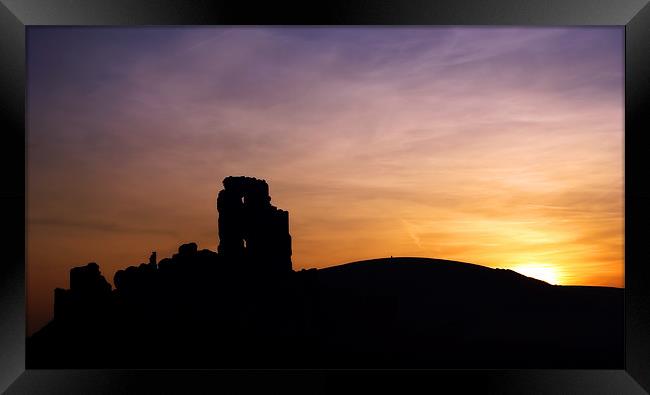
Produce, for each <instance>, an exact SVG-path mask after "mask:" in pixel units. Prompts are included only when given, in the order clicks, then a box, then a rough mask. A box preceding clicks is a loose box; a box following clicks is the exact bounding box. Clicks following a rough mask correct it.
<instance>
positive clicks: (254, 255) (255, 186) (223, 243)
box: [217, 177, 292, 273]
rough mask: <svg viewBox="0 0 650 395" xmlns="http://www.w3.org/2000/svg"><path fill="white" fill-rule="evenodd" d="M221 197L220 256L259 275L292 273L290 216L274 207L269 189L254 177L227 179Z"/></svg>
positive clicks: (219, 206)
mask: <svg viewBox="0 0 650 395" xmlns="http://www.w3.org/2000/svg"><path fill="white" fill-rule="evenodd" d="M223 186H224V189H223V190H221V191H220V192H219V196H218V198H217V210H218V211H219V248H218V251H219V255H221V256H223V257H224V258H226V259H228V260H231V261H235V262H241V263H243V264H245V265H246V266H248V267H250V268H251V269H253V270H255V271H259V272H269V273H270V272H273V273H283V272H290V271H291V270H292V267H291V235H290V234H289V213H288V212H287V211H284V210H280V209H278V208H277V207H275V206H273V205H272V204H271V197H270V196H269V186H268V184H267V183H266V181H264V180H258V179H257V178H252V177H226V178H225V179H224V180H223Z"/></svg>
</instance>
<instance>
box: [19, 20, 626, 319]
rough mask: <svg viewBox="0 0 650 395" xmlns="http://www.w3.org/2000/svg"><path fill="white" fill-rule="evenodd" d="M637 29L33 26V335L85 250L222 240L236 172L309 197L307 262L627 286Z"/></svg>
mask: <svg viewBox="0 0 650 395" xmlns="http://www.w3.org/2000/svg"><path fill="white" fill-rule="evenodd" d="M622 33H623V30H622V29H621V28H539V29H536V28H535V29H533V28H527V29H519V28H485V29H483V28H453V27H449V28H436V29H427V28H414V29H397V28H394V29H380V28H374V29H362V28H347V29H346V28H341V29H308V28H307V29H301V28H295V29H293V28H292V29H257V28H244V29H233V28H220V29H216V28H192V29H181V28H178V29H171V28H170V29H166V28H151V29H147V28H141V29H127V28H105V29H104V28H93V29H85V30H84V28H55V29H50V28H35V29H28V45H29V51H28V54H29V58H28V65H29V67H28V68H27V69H28V72H29V74H28V92H27V94H28V99H29V100H28V109H27V114H28V132H27V140H28V141H27V144H28V146H27V150H28V155H27V159H28V164H27V191H28V196H27V269H28V273H27V274H28V312H29V313H28V326H29V329H28V331H29V332H32V331H33V330H35V329H38V328H40V327H41V326H42V325H43V324H44V323H46V322H47V320H48V319H49V318H50V317H51V314H52V308H53V306H52V304H53V300H52V298H53V296H52V295H53V290H54V288H55V287H63V288H67V287H68V285H69V284H68V271H69V269H70V268H71V267H73V266H79V265H84V264H86V263H88V262H97V263H98V264H99V265H100V268H101V270H102V273H103V274H104V275H105V277H106V278H107V280H109V281H110V282H111V283H112V280H113V275H114V273H115V272H116V271H117V270H119V269H122V268H125V267H127V266H130V265H137V264H139V263H141V262H146V261H147V259H148V257H149V254H150V253H151V251H157V254H158V258H159V259H162V258H164V257H167V256H170V255H172V254H173V253H174V252H175V251H176V250H177V248H178V246H179V245H180V244H182V243H186V242H190V241H194V242H197V243H198V245H199V248H207V249H211V250H216V248H217V245H218V233H217V211H216V197H217V193H218V192H219V190H220V189H221V188H222V185H221V181H222V180H223V178H225V177H226V176H230V175H234V176H237V175H246V176H253V177H257V178H263V179H265V180H267V182H268V184H269V188H270V194H271V197H272V204H274V205H275V206H277V207H279V208H281V209H284V210H287V211H289V221H290V233H291V235H292V246H293V266H294V269H295V270H300V269H302V268H313V267H316V268H322V267H327V266H332V265H338V264H343V263H346V262H351V261H356V260H363V259H370V258H378V257H388V256H395V257H396V256H419V257H430V258H440V259H449V260H456V261H464V262H470V263H475V264H480V265H485V266H489V267H494V268H506V269H512V270H515V271H517V272H519V273H521V274H524V275H526V276H530V277H535V278H539V279H541V280H544V281H548V282H551V283H554V284H560V285H594V286H614V287H623V286H624V283H623V269H624V263H623V262H624V260H623V191H624V189H623V125H624V123H623V115H624V112H623V49H622V43H623V35H622ZM224 54H226V56H224Z"/></svg>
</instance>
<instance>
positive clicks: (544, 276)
mask: <svg viewBox="0 0 650 395" xmlns="http://www.w3.org/2000/svg"><path fill="white" fill-rule="evenodd" d="M511 269H512V270H514V271H515V272H517V273H519V274H523V275H524V276H527V277H533V278H536V279H538V280H542V281H546V282H547V283H549V284H554V285H556V284H559V282H560V281H559V274H558V272H557V270H556V268H555V267H554V266H553V265H548V264H541V263H526V264H522V265H517V266H514V267H512V268H511Z"/></svg>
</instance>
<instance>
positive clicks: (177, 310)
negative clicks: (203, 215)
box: [27, 177, 623, 369]
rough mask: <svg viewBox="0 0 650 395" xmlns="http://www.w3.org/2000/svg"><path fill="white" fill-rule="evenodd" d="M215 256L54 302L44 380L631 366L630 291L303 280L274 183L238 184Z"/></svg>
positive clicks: (126, 275) (448, 271)
mask: <svg viewBox="0 0 650 395" xmlns="http://www.w3.org/2000/svg"><path fill="white" fill-rule="evenodd" d="M223 185H224V189H223V190H222V191H221V192H219V196H218V199H217V208H218V211H219V235H220V243H219V247H218V252H214V251H211V250H208V249H199V246H198V245H197V244H196V243H187V244H183V245H181V246H179V248H178V252H177V253H175V254H173V255H172V256H171V257H165V258H162V259H160V260H159V261H158V260H157V259H158V257H157V254H156V253H155V252H152V254H151V256H150V258H149V261H148V262H144V263H140V264H137V265H133V266H129V267H127V268H126V269H123V270H119V271H117V272H116V273H115V276H114V278H113V283H114V285H115V288H114V289H113V288H112V287H111V285H110V284H109V283H108V282H107V281H106V279H105V278H104V277H103V276H102V274H101V272H100V269H99V266H98V265H97V264H96V263H89V264H88V265H85V266H81V267H75V268H73V269H72V270H71V271H70V289H67V290H66V289H58V288H57V289H56V290H55V314H54V319H53V320H52V321H51V322H50V323H49V324H48V325H46V326H45V327H44V328H42V329H41V330H40V331H38V332H36V333H35V334H34V335H33V336H31V337H30V338H28V341H27V367H28V368H29V369H35V368H512V367H518V368H565V369H566V368H602V369H605V368H607V369H620V368H622V366H623V325H622V322H623V290H622V289H616V288H606V287H566V286H553V285H549V284H547V283H545V282H543V281H539V280H535V279H531V278H528V277H525V276H522V275H520V274H518V273H515V272H513V271H511V270H501V269H491V268H487V267H483V266H479V265H473V264H469V263H463V262H453V261H445V260H435V259H426V258H404V257H401V258H393V257H391V258H386V259H375V260H369V261H362V262H354V263H350V264H346V265H340V266H334V267H330V268H325V269H319V270H316V269H310V270H300V271H293V270H292V268H291V236H290V235H289V225H288V213H287V212H286V211H283V210H280V209H278V208H276V207H274V206H272V205H271V204H270V201H271V198H270V196H269V191H268V184H267V183H266V182H265V181H264V180H258V179H255V178H249V177H228V178H226V179H225V180H224V182H223Z"/></svg>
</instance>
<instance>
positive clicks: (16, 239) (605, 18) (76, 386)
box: [0, 0, 650, 394]
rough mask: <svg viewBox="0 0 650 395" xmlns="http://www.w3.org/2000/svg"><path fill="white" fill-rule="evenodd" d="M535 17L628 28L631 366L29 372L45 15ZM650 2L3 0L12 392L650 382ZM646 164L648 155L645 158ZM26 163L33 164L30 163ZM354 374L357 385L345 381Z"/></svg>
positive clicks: (292, 20)
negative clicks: (29, 146)
mask: <svg viewBox="0 0 650 395" xmlns="http://www.w3.org/2000/svg"><path fill="white" fill-rule="evenodd" d="M216 24H227V25H295V24H298V25H336V24H343V25H367V24H372V25H393V24H400V25H534V26H560V25H562V26H566V25H571V26H586V25H589V26H599V25H609V26H611V25H618V26H625V49H626V50H625V323H624V324H625V368H624V369H623V370H517V369H512V370H418V371H356V370H354V371H349V370H348V371H335V370H327V371H311V370H310V371H306V370H304V371H303V370H298V371H234V370H226V371H223V370H221V371H187V370H184V371H152V370H134V371H124V370H25V335H26V326H25V306H26V304H25V300H26V296H25V295H26V293H25V290H26V286H25V279H26V276H25V251H26V242H28V240H27V239H26V232H25V231H26V223H25V218H26V215H25V214H26V212H25V210H26V204H25V199H26V196H27V195H26V189H25V185H26V183H25V175H26V172H25V166H26V163H27V162H26V155H27V154H28V153H27V152H26V144H25V138H26V121H25V119H26V118H25V76H26V72H25V69H26V61H25V32H26V27H28V26H34V25H216ZM649 88H650V6H649V5H648V0H611V1H597V2H596V1H589V0H546V1H533V0H528V1H521V0H490V1H472V0H462V1H461V0H444V1H410V2H398V1H393V2H388V1H375V2H372V3H369V2H364V1H351V0H348V1H341V2H334V1H328V2H320V3H317V4H314V3H311V2H303V3H302V4H297V5H291V6H289V5H282V4H278V3H276V2H260V3H259V4H254V5H252V4H247V3H246V2H242V1H240V2H224V1H200V0H199V1H183V0H176V1H172V0H159V1H155V0H149V1H135V0H112V1H101V0H56V1H55V0H0V97H1V99H0V103H1V104H0V116H1V124H0V125H2V131H3V132H2V143H1V144H0V160H2V165H1V166H0V172H1V173H2V177H1V181H0V207H1V210H2V217H1V218H2V220H1V221H2V224H3V229H4V231H5V232H3V233H4V235H3V236H4V237H3V238H2V240H3V244H2V246H3V257H2V259H1V262H0V391H5V390H6V391H7V393H10V394H23V393H28V394H33V393H48V394H51V393H61V394H75V393H93V394H98V393H191V392H206V391H216V390H219V389H222V388H223V386H230V387H237V388H239V389H240V390H251V391H252V390H254V389H256V388H260V389H264V391H265V392H269V391H271V392H278V390H280V389H281V388H282V387H290V388H293V389H300V390H301V391H303V392H306V393H317V392H321V391H323V392H325V391H327V392H331V391H337V392H338V391H339V390H343V389H345V390H357V391H362V392H363V393H368V392H371V391H373V390H374V389H378V388H381V389H383V390H393V391H396V392H397V391H399V393H408V392H412V391H414V390H415V389H417V388H419V389H420V390H421V389H424V390H426V391H427V392H430V391H436V390H438V389H439V388H440V387H442V386H444V387H449V388H453V389H454V391H453V392H454V393H458V392H463V393H464V392H468V393H499V394H507V393H513V394H521V393H538V394H539V393H571V394H577V393H585V394H643V393H646V392H650V265H648V264H647V263H646V262H645V260H644V258H645V254H644V247H645V245H644V242H645V240H644V236H645V234H644V230H645V226H644V225H645V224H647V223H649V222H650V221H648V220H649V209H648V206H649V203H650V188H649V187H648V184H649V182H648V177H647V175H646V174H645V173H644V172H643V171H644V169H646V168H649V166H648V164H647V162H648V155H647V154H646V151H647V148H646V146H645V145H644V144H643V133H644V132H646V133H647V132H648V131H649V130H650V125H649V122H648V111H644V104H646V103H648V102H650V100H648V99H649V93H648V92H649ZM643 163H646V165H643ZM21 169H22V170H21ZM344 381H345V384H344ZM422 386H424V387H422Z"/></svg>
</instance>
